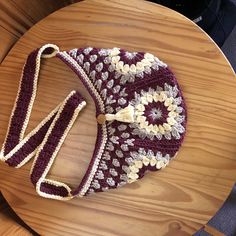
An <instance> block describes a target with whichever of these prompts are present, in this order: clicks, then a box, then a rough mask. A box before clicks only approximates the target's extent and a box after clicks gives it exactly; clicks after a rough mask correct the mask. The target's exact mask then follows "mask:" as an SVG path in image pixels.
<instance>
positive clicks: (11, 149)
mask: <svg viewBox="0 0 236 236" xmlns="http://www.w3.org/2000/svg"><path fill="white" fill-rule="evenodd" d="M52 49H53V51H52ZM57 52H59V48H58V47H57V46H56V45H53V44H47V45H44V46H43V47H41V48H40V49H37V50H35V51H33V52H32V53H31V54H30V55H29V56H28V58H27V61H26V63H25V65H24V68H23V73H22V77H21V82H20V85H19V90H18V94H17V97H16V101H15V105H14V107H13V110H12V114H11V118H10V122H9V126H8V131H7V134H6V138H5V141H4V144H3V146H2V150H1V152H0V159H1V160H2V161H4V162H6V163H7V164H8V165H9V166H13V167H16V168H19V167H21V166H23V165H24V164H25V163H27V162H28V161H29V160H30V159H31V158H32V157H35V158H34V163H33V166H32V169H31V182H32V183H33V184H34V186H35V187H36V191H37V193H38V194H39V195H41V196H43V197H46V198H52V199H59V200H68V199H71V198H72V197H73V195H72V194H71V189H70V187H69V186H67V185H66V184H64V183H61V182H58V181H54V180H49V179H47V178H46V176H47V174H48V172H49V170H50V168H51V166H52V164H53V162H54V160H55V158H56V155H57V153H58V151H59V149H60V147H61V145H62V144H63V142H64V140H65V138H66V136H67V134H68V132H69V130H70V129H71V127H72V126H73V124H74V122H75V120H76V118H77V116H78V114H79V112H80V111H81V109H82V108H83V107H84V106H85V105H86V102H85V101H84V99H83V97H82V96H81V95H80V94H79V92H77V91H72V92H71V93H70V94H69V95H68V96H67V97H66V99H65V100H64V101H63V102H62V103H60V104H59V105H58V106H57V107H56V108H55V109H54V110H53V111H52V112H50V114H49V115H48V116H47V117H46V118H45V119H43V120H42V121H41V122H40V124H39V125H38V126H37V127H36V128H34V129H33V130H32V131H31V132H30V133H29V134H27V135H26V136H24V133H25V130H26V128H27V125H28V121H29V117H30V114H31V111H32V107H33V103H34V100H35V97H36V92H37V83H38V76H39V69H40V62H41V58H43V57H44V58H50V57H53V56H55V55H56V53H57Z"/></svg>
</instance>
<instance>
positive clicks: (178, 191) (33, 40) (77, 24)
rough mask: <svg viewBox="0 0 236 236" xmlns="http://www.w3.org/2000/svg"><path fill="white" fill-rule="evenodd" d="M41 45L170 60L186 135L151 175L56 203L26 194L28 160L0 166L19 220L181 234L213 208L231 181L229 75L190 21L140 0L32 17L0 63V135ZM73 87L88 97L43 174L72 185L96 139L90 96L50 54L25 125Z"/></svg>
mask: <svg viewBox="0 0 236 236" xmlns="http://www.w3.org/2000/svg"><path fill="white" fill-rule="evenodd" d="M47 42H51V43H55V44H58V45H59V46H60V48H61V49H62V50H65V49H70V48H73V47H85V46H89V45H91V46H93V47H105V48H109V47H114V46H116V47H121V48H126V49H128V50H130V51H132V50H134V51H138V50H141V51H148V52H151V53H153V54H155V55H157V56H158V57H159V58H160V59H162V60H163V61H164V62H166V63H167V64H169V65H170V67H171V68H172V70H173V71H174V72H175V74H176V76H177V78H178V81H179V83H180V85H181V87H182V89H183V92H184V95H185V98H186V102H187V107H188V126H187V136H186V139H185V141H184V144H183V147H182V148H181V150H180V152H179V155H178V157H177V159H175V160H174V161H172V162H171V164H170V166H169V167H168V168H166V169H165V170H163V171H160V172H158V173H150V174H148V175H147V176H146V177H145V178H144V179H142V180H141V181H138V182H136V183H134V184H131V185H129V186H127V187H123V188H120V189H119V190H115V191H111V192H107V193H100V194H96V195H93V196H90V197H86V198H83V199H74V200H72V201H68V202H59V201H53V200H48V199H43V198H41V197H39V196H37V195H36V193H35V190H34V188H33V186H32V185H31V183H30V180H29V170H30V167H31V165H32V162H30V163H28V164H27V165H25V166H23V167H22V168H21V169H14V168H10V167H7V166H6V165H5V164H4V163H1V164H0V187H1V191H2V192H3V194H4V196H5V198H6V199H7V200H8V202H9V203H10V205H11V206H12V207H13V209H14V210H15V211H16V212H17V214H18V215H19V216H20V217H22V219H23V220H24V221H25V222H26V223H27V224H28V225H29V226H31V227H32V228H33V229H34V230H36V231H37V232H39V233H40V234H42V235H69V234H71V235H80V236H86V235H96V236H98V235H99V236H117V235H122V236H132V235H133V236H134V235H136V236H139V235H145V236H154V235H165V236H167V235H191V234H192V233H193V232H194V231H195V230H197V229H198V228H200V227H201V226H202V225H203V224H205V223H206V222H207V221H208V219H209V218H210V217H211V216H212V215H213V214H214V213H215V212H216V210H217V209H218V208H219V207H220V206H221V204H222V203H223V201H224V200H225V198H226V196H227V195H228V193H229V191H230V188H231V187H232V185H233V183H234V181H235V180H236V171H235V169H236V145H235V144H236V119H235V117H236V103H235V100H236V80H235V75H234V73H233V70H232V68H231V67H230V65H229V63H228V62H227V60H226V59H225V57H224V56H223V54H222V53H221V51H220V50H219V48H218V47H217V46H216V45H215V44H214V43H213V41H212V40H211V39H210V38H209V37H208V36H207V35H206V34H205V33H204V32H203V31H201V30H200V29H199V28H198V27H197V26H195V25H194V24H193V23H192V22H191V21H189V20H187V19H186V18H185V17H183V16H182V15H180V14H177V13H176V12H174V11H171V10H169V9H167V8H164V7H161V6H159V5H157V4H153V3H149V2H143V1H137V0H136V1H135V0H130V1H125V0H124V1H120V0H113V1H100V0H91V1H84V2H80V3H77V4H74V5H71V6H69V7H66V8H64V9H61V10H59V11H57V12H55V13H53V14H52V15H50V16H48V17H47V18H45V19H44V20H42V21H40V22H39V23H38V24H36V25H35V26H34V27H33V28H32V29H31V30H29V31H28V32H27V33H26V34H25V35H24V36H23V37H22V38H21V39H20V40H19V42H18V43H17V44H16V45H15V46H14V47H13V48H12V50H11V51H10V53H9V54H8V56H7V57H6V59H5V60H4V62H3V63H2V66H1V68H0V76H1V79H0V109H1V112H0V127H1V129H0V142H1V143H2V141H3V138H4V135H5V132H6V129H7V124H8V119H9V115H10V112H11V109H12V106H13V102H14V99H15V95H16V91H17V87H18V82H19V78H20V73H21V68H22V66H23V63H24V61H25V59H26V56H27V54H28V53H29V52H30V51H31V50H33V49H34V48H36V47H39V46H40V45H42V44H44V43H47ZM72 89H79V91H81V93H82V94H83V95H84V96H85V98H86V100H87V101H88V106H87V107H86V109H85V110H86V111H85V112H83V113H82V114H81V115H80V116H79V119H78V121H77V122H76V124H75V126H74V127H73V129H72V130H71V132H70V134H69V136H68V138H67V139H66V142H65V144H64V145H63V148H62V149H61V151H60V153H59V155H58V157H57V161H56V164H55V165H54V167H53V169H52V171H51V174H50V176H51V178H54V179H57V180H63V181H64V182H67V183H69V184H70V185H72V186H77V185H78V184H79V182H80V180H81V178H82V176H83V174H84V173H85V170H86V167H87V166H88V163H89V160H90V158H91V155H92V152H93V147H94V143H95V136H96V121H95V116H94V115H95V111H94V104H93V102H92V99H91V98H90V96H89V95H88V93H87V91H85V88H84V87H83V86H82V84H81V82H80V81H79V80H78V78H77V77H76V75H75V74H74V73H73V72H72V71H71V70H70V69H69V68H68V67H66V66H65V65H64V64H63V63H62V62H61V61H59V60H58V59H56V58H53V59H48V60H44V63H43V66H42V70H41V74H40V84H39V91H38V96H37V99H36V102H35V106H34V109H33V114H32V119H31V121H30V124H29V128H28V131H29V130H31V129H32V128H33V127H35V125H36V124H38V123H39V121H40V120H41V119H42V118H43V117H44V116H45V115H46V114H47V113H48V112H49V111H50V110H51V109H52V108H53V107H55V106H56V104H58V102H60V101H62V100H63V98H64V97H65V96H66V94H68V92H69V91H70V90H72Z"/></svg>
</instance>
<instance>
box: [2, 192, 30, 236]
mask: <svg viewBox="0 0 236 236" xmlns="http://www.w3.org/2000/svg"><path fill="white" fill-rule="evenodd" d="M0 235H1V236H9V235H17V236H18V235H19V236H29V235H31V234H30V233H29V231H28V230H26V229H25V228H23V227H22V226H21V225H20V224H18V222H17V220H16V219H15V217H13V215H12V212H11V211H10V210H9V206H8V204H7V203H6V201H4V199H3V197H2V196H1V194H0Z"/></svg>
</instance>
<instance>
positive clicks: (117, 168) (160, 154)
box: [0, 44, 187, 200]
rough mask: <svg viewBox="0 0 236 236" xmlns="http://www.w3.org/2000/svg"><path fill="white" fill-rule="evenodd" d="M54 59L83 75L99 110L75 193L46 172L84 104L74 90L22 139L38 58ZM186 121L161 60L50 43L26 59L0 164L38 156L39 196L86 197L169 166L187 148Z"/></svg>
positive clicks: (180, 98) (15, 163)
mask: <svg viewBox="0 0 236 236" xmlns="http://www.w3.org/2000/svg"><path fill="white" fill-rule="evenodd" d="M52 56H56V57H58V58H60V59H61V60H62V61H63V62H64V63H65V64H66V65H68V66H69V67H70V68H71V69H72V70H73V71H74V72H75V73H76V74H77V75H78V78H79V79H80V80H81V81H82V82H83V84H84V86H85V87H86V89H87V90H88V92H89V93H90V95H91V96H92V98H93V100H94V103H95V106H96V117H97V122H98V125H97V141H96V145H95V148H94V152H93V156H92V158H91V161H90V164H89V167H88V169H87V171H86V174H85V176H84V177H83V180H82V182H81V183H80V184H79V186H78V187H77V188H76V189H74V190H72V189H71V188H70V186H69V185H67V184H66V183H62V182H59V181H55V180H51V179H48V178H47V174H48V172H49V170H50V168H51V166H52V164H53V162H54V161H55V158H56V155H57V153H58V151H59V149H60V147H61V145H62V143H63V141H64V140H65V138H66V136H67V134H68V132H69V130H70V128H71V127H72V126H73V123H74V122H76V117H77V116H78V115H79V112H80V110H81V109H83V108H84V106H85V105H86V101H85V99H84V98H83V97H82V96H81V95H80V93H79V92H78V91H72V92H71V93H70V94H69V95H68V96H67V97H66V99H65V100H64V101H63V102H62V103H60V104H59V105H58V106H57V107H56V108H55V109H54V110H53V111H52V112H51V113H50V114H49V115H48V116H47V117H46V118H45V119H44V120H43V121H42V122H41V123H40V124H39V125H38V126H37V127H36V128H35V129H34V130H32V131H31V132H29V133H28V134H27V135H26V136H24V132H25V129H26V127H27V123H28V120H29V116H30V113H31V109H32V104H33V102H34V99H35V95H36V91H37V81H38V75H39V69H40V61H41V58H50V57H52ZM186 121H187V114H186V107H185V102H184V98H183V96H182V92H181V89H180V87H179V85H178V83H177V80H176V78H175V75H174V74H173V73H172V71H171V70H170V68H169V67H168V66H167V64H165V63H163V62H162V61H161V60H159V59H158V58H157V57H156V56H154V55H152V54H150V53H148V52H129V51H126V50H124V49H119V48H113V49H98V48H92V47H88V48H75V49H72V50H69V51H60V50H59V48H58V47H57V46H55V45H52V44H47V45H44V46H43V47H41V48H39V49H37V50H34V51H33V52H32V53H31V54H30V55H29V56H28V59H27V62H26V66H25V67H24V71H23V73H22V78H21V84H20V86H19V91H18V94H17V99H16V105H15V106H14V108H13V111H12V117H11V119H10V123H9V130H8V133H7V135H6V138H5V142H4V144H3V148H2V150H1V152H0V159H1V160H3V161H5V162H6V163H7V164H9V165H10V166H14V167H17V168H19V167H21V166H22V165H24V164H25V163H27V162H28V161H29V160H30V159H31V158H32V157H33V156H35V161H34V164H33V167H32V171H31V182H32V183H33V185H34V186H35V188H36V191H37V193H38V194H39V195H40V196H42V197H46V198H53V199H57V200H68V199H71V198H73V197H75V196H80V197H83V196H85V195H87V194H90V193H94V192H102V191H107V190H109V189H114V188H117V187H120V186H123V185H125V184H127V183H132V182H134V181H136V180H138V179H141V178H142V177H143V176H144V175H145V173H146V172H148V171H159V170H161V169H163V168H165V167H166V166H167V165H168V164H169V163H170V161H171V159H172V158H173V157H174V156H176V154H177V152H178V150H179V148H180V146H181V144H182V142H183V139H184V134H185V132H186ZM15 127H17V129H16V128H15ZM23 136H24V137H23ZM130 191H131V190H130Z"/></svg>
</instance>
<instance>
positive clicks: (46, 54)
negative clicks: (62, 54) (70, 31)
mask: <svg viewBox="0 0 236 236" xmlns="http://www.w3.org/2000/svg"><path fill="white" fill-rule="evenodd" d="M40 50H42V51H43V53H42V55H41V57H42V58H51V57H55V56H56V54H57V53H58V52H59V51H60V50H59V47H58V46H57V45H55V44H46V45H44V46H43V47H41V49H40Z"/></svg>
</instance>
